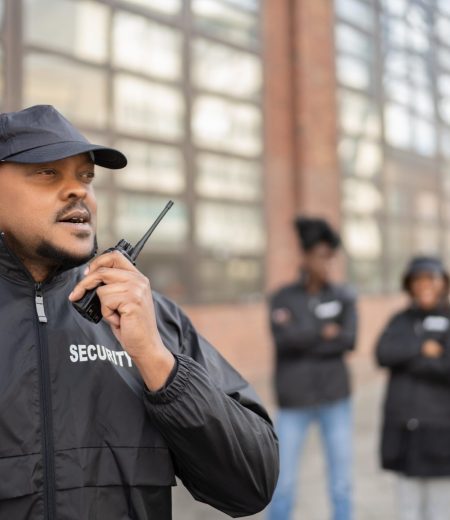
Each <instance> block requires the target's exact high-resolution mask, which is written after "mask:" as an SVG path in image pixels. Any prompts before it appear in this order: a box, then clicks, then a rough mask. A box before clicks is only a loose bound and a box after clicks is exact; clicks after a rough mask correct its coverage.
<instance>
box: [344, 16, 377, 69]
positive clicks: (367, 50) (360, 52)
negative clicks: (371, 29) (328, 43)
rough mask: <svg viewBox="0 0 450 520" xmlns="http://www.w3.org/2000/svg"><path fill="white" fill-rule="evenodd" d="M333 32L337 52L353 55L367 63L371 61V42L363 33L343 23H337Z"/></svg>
mask: <svg viewBox="0 0 450 520" xmlns="http://www.w3.org/2000/svg"><path fill="white" fill-rule="evenodd" d="M335 31H336V46H337V49H338V50H339V52H342V53H345V54H353V55H356V56H358V57H360V58H362V59H365V60H367V61H371V60H372V52H373V49H372V41H371V39H369V38H368V37H367V36H366V35H365V34H364V33H362V32H361V31H358V30H357V29H354V28H353V27H350V26H349V25H346V24H343V23H338V24H337V25H336V29H335Z"/></svg>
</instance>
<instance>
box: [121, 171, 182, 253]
mask: <svg viewBox="0 0 450 520" xmlns="http://www.w3.org/2000/svg"><path fill="white" fill-rule="evenodd" d="M124 175H126V173H124ZM166 204H167V198H163V197H151V196H146V195H135V194H123V193H121V194H119V196H118V201H117V214H116V215H117V216H116V230H117V234H118V237H120V238H125V239H126V240H128V241H129V242H131V243H132V244H134V243H135V242H137V241H138V240H139V239H140V238H141V237H142V235H143V234H144V233H145V232H146V231H147V229H148V228H149V227H150V226H151V225H152V224H153V222H154V220H155V218H156V217H157V216H158V215H159V213H160V212H161V210H162V209H163V208H164V206H165V205H166ZM187 231H188V224H187V211H186V206H185V204H184V203H183V202H181V201H178V200H177V201H175V204H174V205H173V207H172V208H171V210H170V211H169V212H168V213H167V214H166V216H165V217H164V220H163V221H162V222H161V223H160V224H159V226H158V227H157V228H156V230H155V231H154V233H153V234H152V236H151V238H150V241H149V247H151V248H152V249H155V250H157V251H161V250H164V251H166V250H176V251H180V249H181V248H182V247H183V244H184V243H185V241H186V238H187Z"/></svg>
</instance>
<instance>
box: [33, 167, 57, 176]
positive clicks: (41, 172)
mask: <svg viewBox="0 0 450 520" xmlns="http://www.w3.org/2000/svg"><path fill="white" fill-rule="evenodd" d="M35 173H36V175H40V176H42V177H53V176H54V175H56V170H53V169H52V168H44V169H43V170H37V171H36V172H35Z"/></svg>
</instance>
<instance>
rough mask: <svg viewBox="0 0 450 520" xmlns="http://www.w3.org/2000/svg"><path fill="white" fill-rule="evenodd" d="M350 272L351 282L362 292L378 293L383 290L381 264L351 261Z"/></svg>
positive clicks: (349, 263)
mask: <svg viewBox="0 0 450 520" xmlns="http://www.w3.org/2000/svg"><path fill="white" fill-rule="evenodd" d="M348 272H349V278H350V280H352V282H353V284H354V285H356V286H357V287H358V289H360V290H362V291H365V292H377V291H380V290H381V289H382V288H383V282H384V277H383V276H382V274H383V273H382V271H381V265H380V263H379V262H371V261H367V260H353V259H350V260H349V262H348Z"/></svg>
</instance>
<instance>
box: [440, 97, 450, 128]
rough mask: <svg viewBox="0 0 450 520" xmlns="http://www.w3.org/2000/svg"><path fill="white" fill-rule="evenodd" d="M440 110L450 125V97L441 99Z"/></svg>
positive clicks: (442, 116) (444, 119) (443, 118)
mask: <svg viewBox="0 0 450 520" xmlns="http://www.w3.org/2000/svg"><path fill="white" fill-rule="evenodd" d="M439 112H440V115H441V118H442V120H443V121H444V122H445V123H447V124H448V125H450V97H449V98H447V99H442V100H441V101H440V103H439Z"/></svg>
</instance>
